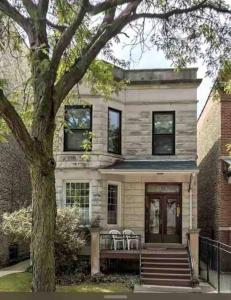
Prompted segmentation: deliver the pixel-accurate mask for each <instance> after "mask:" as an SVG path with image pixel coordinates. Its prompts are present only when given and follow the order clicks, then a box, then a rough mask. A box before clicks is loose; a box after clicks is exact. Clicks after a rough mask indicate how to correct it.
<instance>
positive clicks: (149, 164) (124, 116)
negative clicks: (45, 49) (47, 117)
mask: <svg viewBox="0 0 231 300" xmlns="http://www.w3.org/2000/svg"><path fill="white" fill-rule="evenodd" d="M196 73H197V69H194V68H192V69H184V70H182V71H181V72H175V71H174V70H173V69H153V70H151V69H150V70H130V71H127V70H122V69H119V68H115V77H116V78H117V79H119V80H120V79H127V80H129V82H130V83H129V85H128V86H127V87H126V88H125V89H124V90H122V91H121V92H120V93H119V94H118V95H113V96H112V98H111V100H110V101H108V102H106V101H105V100H104V99H103V98H102V97H100V96H92V95H90V91H89V89H88V88H87V87H86V86H84V85H81V86H80V94H81V98H82V99H83V100H84V101H86V102H87V103H89V105H88V106H79V105H78V104H76V105H73V106H70V105H69V106H66V107H65V113H64V112H63V111H62V110H60V116H61V117H62V116H64V115H65V120H66V122H67V124H69V125H68V126H69V130H67V131H65V130H64V131H62V132H61V133H60V139H61V140H62V143H61V146H60V149H59V151H57V153H56V162H57V168H56V191H57V203H58V205H59V206H60V207H63V206H65V205H71V204H72V203H74V202H79V204H80V208H81V215H82V219H83V222H84V223H85V224H88V223H90V222H92V221H94V219H96V218H100V226H101V228H103V232H108V231H109V230H110V229H119V230H123V229H131V230H133V231H134V232H135V233H136V234H140V235H141V238H142V244H143V247H145V245H150V243H151V244H153V243H158V244H159V243H179V244H182V245H186V243H187V237H186V234H187V233H188V232H189V231H190V230H192V231H193V230H194V232H195V231H196V229H197V173H198V169H197V164H196V156H197V136H196V130H197V87H198V85H199V84H200V82H201V80H199V79H197V76H196ZM89 132H94V134H95V137H93V139H92V151H91V152H90V159H89V161H83V160H82V159H81V156H82V154H83V151H82V148H81V144H82V141H83V139H84V138H85V136H86V135H88V133H89ZM196 248H197V246H196ZM196 251H197V250H195V256H196V255H197V254H196V253H197V252H196Z"/></svg>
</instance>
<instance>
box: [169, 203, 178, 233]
mask: <svg viewBox="0 0 231 300" xmlns="http://www.w3.org/2000/svg"><path fill="white" fill-rule="evenodd" d="M176 205H177V200H176V199H167V234H176Z"/></svg>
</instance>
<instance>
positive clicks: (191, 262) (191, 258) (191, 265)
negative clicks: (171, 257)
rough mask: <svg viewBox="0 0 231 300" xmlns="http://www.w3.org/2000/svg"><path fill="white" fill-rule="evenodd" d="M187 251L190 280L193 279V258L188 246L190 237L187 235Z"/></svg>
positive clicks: (189, 245)
mask: <svg viewBox="0 0 231 300" xmlns="http://www.w3.org/2000/svg"><path fill="white" fill-rule="evenodd" d="M187 251H188V256H189V265H190V274H191V280H193V279H194V271H193V270H194V266H193V257H192V252H191V244H190V235H189V233H187Z"/></svg>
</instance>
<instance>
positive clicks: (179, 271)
mask: <svg viewBox="0 0 231 300" xmlns="http://www.w3.org/2000/svg"><path fill="white" fill-rule="evenodd" d="M141 270H142V271H145V272H147V273H156V272H157V273H169V274H190V269H189V267H185V268H168V267H166V268H161V267H155V268H153V267H146V266H142V267H141Z"/></svg>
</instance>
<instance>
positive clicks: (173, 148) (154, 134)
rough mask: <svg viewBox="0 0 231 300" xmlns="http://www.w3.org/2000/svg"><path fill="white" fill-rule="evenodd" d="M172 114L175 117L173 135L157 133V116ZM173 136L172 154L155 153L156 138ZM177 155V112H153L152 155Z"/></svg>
mask: <svg viewBox="0 0 231 300" xmlns="http://www.w3.org/2000/svg"><path fill="white" fill-rule="evenodd" d="M161 114H163V115H166V114H171V115H172V117H173V125H172V130H173V132H172V133H155V115H161ZM161 135H163V136H171V137H172V140H173V147H172V152H171V153H158V152H156V151H155V147H154V142H155V136H161ZM175 154H176V112H175V111H153V112H152V155H165V156H168V155H175Z"/></svg>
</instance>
